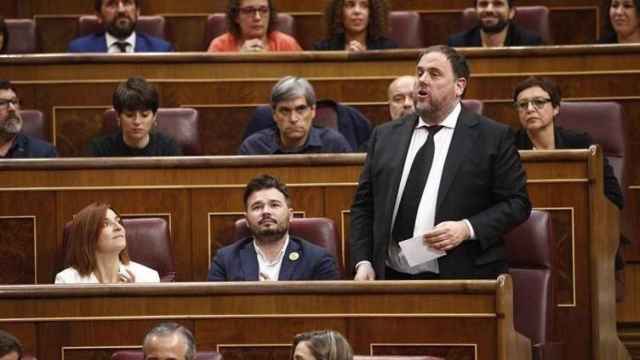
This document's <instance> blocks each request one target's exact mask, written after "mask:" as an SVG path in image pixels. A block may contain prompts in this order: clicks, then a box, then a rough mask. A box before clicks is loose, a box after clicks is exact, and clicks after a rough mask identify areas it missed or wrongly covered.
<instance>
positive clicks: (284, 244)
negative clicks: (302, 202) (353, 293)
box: [207, 175, 339, 281]
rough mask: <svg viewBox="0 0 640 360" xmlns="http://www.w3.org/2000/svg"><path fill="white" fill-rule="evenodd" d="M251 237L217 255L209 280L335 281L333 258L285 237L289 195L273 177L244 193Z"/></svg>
mask: <svg viewBox="0 0 640 360" xmlns="http://www.w3.org/2000/svg"><path fill="white" fill-rule="evenodd" d="M244 203H245V206H246V213H245V218H246V220H247V225H248V226H249V230H250V231H251V234H252V236H251V237H248V238H245V239H242V240H239V241H237V242H235V243H233V244H231V245H229V246H225V247H224V248H222V249H220V250H218V252H217V253H216V256H215V257H214V259H213V263H212V264H211V269H210V270H209V276H208V278H207V279H208V280H209V281H258V280H259V281H268V280H336V279H338V278H339V275H338V270H337V267H336V259H335V258H334V257H333V256H332V255H331V254H329V253H328V252H327V251H326V250H324V249H323V248H321V247H319V246H316V245H313V244H311V243H310V242H308V241H306V240H304V239H300V238H296V237H293V236H290V235H289V221H290V220H291V218H292V217H293V209H291V208H290V205H291V199H290V198H289V190H288V189H287V187H286V186H285V185H284V184H283V183H281V182H280V181H279V180H278V179H277V178H275V177H273V176H270V175H261V176H258V177H255V178H253V179H252V180H251V181H250V182H249V183H248V184H247V187H246V189H245V191H244Z"/></svg>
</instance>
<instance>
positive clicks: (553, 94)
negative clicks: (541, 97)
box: [513, 76, 562, 107]
mask: <svg viewBox="0 0 640 360" xmlns="http://www.w3.org/2000/svg"><path fill="white" fill-rule="evenodd" d="M536 86H538V87H540V88H541V89H542V90H544V91H546V92H547V94H549V99H551V105H553V107H558V106H560V101H561V100H562V95H561V94H560V88H559V87H558V85H557V84H556V83H555V82H554V81H553V80H550V79H545V78H539V77H535V76H531V77H529V78H527V79H526V80H524V81H521V82H520V83H518V85H516V87H515V89H513V102H516V101H518V95H520V93H521V92H523V91H524V90H526V89H528V88H532V87H536Z"/></svg>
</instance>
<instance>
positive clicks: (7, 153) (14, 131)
mask: <svg viewBox="0 0 640 360" xmlns="http://www.w3.org/2000/svg"><path fill="white" fill-rule="evenodd" d="M21 130H22V116H20V99H18V96H17V95H16V92H15V89H14V88H13V85H11V83H10V82H9V81H6V80H0V158H37V157H47V158H48V157H56V156H58V153H57V152H56V149H55V148H54V147H53V145H51V144H49V143H47V142H44V141H42V140H39V139H36V138H33V137H30V136H27V135H24V134H21V133H20V131H21Z"/></svg>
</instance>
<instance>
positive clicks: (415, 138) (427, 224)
mask: <svg viewBox="0 0 640 360" xmlns="http://www.w3.org/2000/svg"><path fill="white" fill-rule="evenodd" d="M461 109H462V108H461V106H460V103H458V104H457V105H456V106H455V108H454V109H453V111H451V112H450V113H449V115H447V117H446V118H445V119H444V120H443V121H442V122H441V123H440V124H439V125H441V126H442V129H440V131H438V132H437V133H436V134H435V135H434V138H433V140H434V155H433V162H432V163H431V169H430V171H429V177H428V178H427V183H426V184H425V187H424V190H423V192H422V197H421V198H420V204H419V205H418V212H417V214H416V222H415V225H414V227H413V236H414V237H415V236H419V235H423V234H425V233H426V232H428V231H430V230H432V229H433V227H434V226H435V225H437V224H435V217H436V204H437V201H438V190H439V189H440V180H441V179H442V172H443V170H444V164H445V161H446V159H447V154H448V153H449V145H451V139H452V138H453V133H454V131H455V128H456V124H457V123H458V117H459V116H460V111H461ZM427 126H428V124H427V123H426V122H425V121H424V120H423V119H422V118H421V117H420V118H419V119H418V123H417V125H416V127H415V130H414V131H413V134H412V135H411V142H410V143H409V150H408V151H407V157H406V159H405V161H404V168H403V169H402V178H401V179H400V186H399V187H398V192H397V194H396V202H395V205H394V207H393V218H392V220H391V224H392V225H391V226H392V229H393V225H394V223H395V220H396V215H397V214H398V207H399V206H400V201H401V200H402V193H403V192H404V187H405V185H406V183H407V178H408V177H409V172H410V171H411V165H412V164H413V159H414V158H415V156H416V154H417V152H418V150H420V148H421V147H422V146H423V145H424V143H425V142H426V141H427V138H428V137H429V132H428V130H427ZM451 220H456V219H451ZM464 221H465V223H466V224H467V227H469V230H470V234H471V238H473V237H474V236H473V235H474V233H473V227H472V226H471V223H469V221H468V220H466V219H464ZM387 254H388V256H387V260H386V265H387V266H388V267H390V268H392V269H394V270H396V271H399V272H402V273H407V274H418V273H422V272H426V271H429V272H433V273H439V272H440V271H439V268H438V261H437V260H433V261H428V262H425V263H423V264H419V265H416V266H413V267H412V266H409V263H408V262H407V259H406V258H405V256H404V255H403V254H402V250H401V249H400V246H398V243H396V242H395V241H394V240H393V239H391V240H390V241H389V247H388V249H387Z"/></svg>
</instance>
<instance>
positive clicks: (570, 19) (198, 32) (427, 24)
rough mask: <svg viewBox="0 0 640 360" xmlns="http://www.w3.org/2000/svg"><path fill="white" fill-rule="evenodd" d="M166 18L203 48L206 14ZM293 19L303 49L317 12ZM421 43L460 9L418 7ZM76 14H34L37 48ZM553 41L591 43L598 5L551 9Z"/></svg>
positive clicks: (60, 42)
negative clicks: (421, 33) (421, 35)
mask: <svg viewBox="0 0 640 360" xmlns="http://www.w3.org/2000/svg"><path fill="white" fill-rule="evenodd" d="M163 15H164V17H165V18H166V20H167V40H169V41H170V42H172V43H173V44H174V45H175V46H176V50H177V51H206V49H207V47H208V44H209V41H210V39H206V36H205V34H206V25H207V16H208V14H206V13H205V14H175V13H168V14H163ZM291 15H293V17H294V20H295V29H294V35H295V37H296V39H297V40H298V42H299V43H300V45H301V46H302V48H303V49H305V50H311V49H312V44H313V43H314V42H315V41H318V40H321V39H323V38H324V37H325V30H324V27H325V26H324V19H323V15H322V14H321V13H313V12H311V13H310V12H304V13H291ZM420 16H421V21H422V27H423V38H424V44H423V46H424V47H426V46H429V45H435V44H446V43H447V38H448V37H449V36H450V35H451V34H454V33H456V32H459V31H460V30H461V17H462V12H461V11H460V10H446V11H440V10H439V11H420ZM77 19H78V16H77V15H36V16H35V20H36V25H37V32H38V42H39V50H40V51H41V52H44V53H55V52H66V49H67V45H68V44H69V41H71V40H72V39H73V38H75V37H76V36H77V35H76V32H77V22H78V21H77ZM550 23H551V37H552V39H553V44H594V43H596V42H597V39H598V34H599V32H598V26H599V22H598V8H597V7H595V6H591V7H564V8H556V9H551V12H550Z"/></svg>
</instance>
